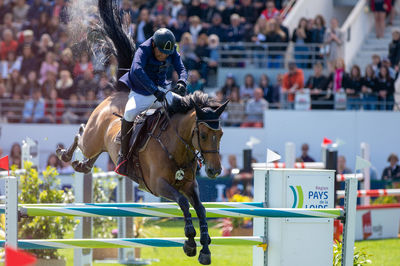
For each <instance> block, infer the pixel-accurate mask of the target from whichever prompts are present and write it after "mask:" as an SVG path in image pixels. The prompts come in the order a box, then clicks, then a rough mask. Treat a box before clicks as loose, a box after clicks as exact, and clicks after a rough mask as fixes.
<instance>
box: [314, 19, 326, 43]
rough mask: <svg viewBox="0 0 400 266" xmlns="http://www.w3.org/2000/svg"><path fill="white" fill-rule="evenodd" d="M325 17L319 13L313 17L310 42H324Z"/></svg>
mask: <svg viewBox="0 0 400 266" xmlns="http://www.w3.org/2000/svg"><path fill="white" fill-rule="evenodd" d="M325 31H326V27H325V19H324V17H323V16H321V15H317V16H316V17H315V19H314V28H313V30H312V33H311V42H312V43H319V44H322V43H324V36H325Z"/></svg>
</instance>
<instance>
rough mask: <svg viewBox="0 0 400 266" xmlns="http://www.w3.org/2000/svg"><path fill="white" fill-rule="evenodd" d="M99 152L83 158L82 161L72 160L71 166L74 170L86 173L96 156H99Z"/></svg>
mask: <svg viewBox="0 0 400 266" xmlns="http://www.w3.org/2000/svg"><path fill="white" fill-rule="evenodd" d="M100 154H101V153H99V154H97V155H96V156H94V157H93V158H90V159H85V160H83V161H73V162H72V163H71V165H72V168H74V170H75V171H77V172H79V173H85V174H87V173H89V172H90V171H91V170H92V168H93V165H94V163H95V162H96V160H97V158H99V156H100Z"/></svg>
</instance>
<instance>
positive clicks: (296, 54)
mask: <svg viewBox="0 0 400 266" xmlns="http://www.w3.org/2000/svg"><path fill="white" fill-rule="evenodd" d="M289 44H290V43H286V42H284V43H275V42H274V43H267V42H258V43H252V42H237V43H226V42H225V43H220V45H219V47H218V52H219V56H220V59H219V66H220V67H239V68H243V67H257V68H258V67H264V68H267V67H268V68H284V66H285V62H286V61H287V60H294V61H295V62H296V64H297V66H298V67H300V68H312V66H313V65H314V64H315V63H317V62H320V63H322V64H325V61H326V60H325V58H324V56H323V55H322V54H321V47H322V44H321V43H304V44H296V43H293V44H290V45H291V46H293V49H288V47H289Z"/></svg>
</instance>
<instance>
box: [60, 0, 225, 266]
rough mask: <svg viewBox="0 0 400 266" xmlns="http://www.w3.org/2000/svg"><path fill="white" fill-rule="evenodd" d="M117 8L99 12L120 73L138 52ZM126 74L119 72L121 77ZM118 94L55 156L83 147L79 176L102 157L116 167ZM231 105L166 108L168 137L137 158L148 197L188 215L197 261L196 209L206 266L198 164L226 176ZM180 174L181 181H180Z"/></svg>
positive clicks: (184, 103)
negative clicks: (223, 121) (223, 145)
mask: <svg viewBox="0 0 400 266" xmlns="http://www.w3.org/2000/svg"><path fill="white" fill-rule="evenodd" d="M116 2H117V1H116V0H112V1H109V0H99V6H98V9H99V12H100V17H101V19H102V21H103V27H104V32H105V33H104V34H105V35H106V36H107V37H108V38H109V39H110V40H111V41H112V44H113V47H115V50H116V51H115V54H116V55H117V59H118V64H119V69H127V68H129V67H130V64H131V62H132V58H133V52H134V48H133V46H132V42H131V40H129V38H128V36H127V35H125V33H123V31H122V29H121V26H120V25H121V24H120V21H119V19H118V15H117V14H116V10H117V4H116ZM122 74H123V71H120V72H119V73H118V76H121V75H122ZM115 88H116V91H115V92H114V93H113V94H112V95H111V96H109V97H108V98H107V99H105V100H104V101H103V102H101V103H100V104H99V105H98V106H97V108H96V109H95V110H94V111H93V112H92V114H91V115H90V117H89V119H88V122H87V124H86V126H84V125H82V126H81V127H80V130H79V133H78V134H77V135H76V136H75V138H74V141H73V144H72V145H71V146H70V147H69V148H68V149H61V148H58V149H57V151H56V153H57V155H58V157H59V158H60V159H61V160H63V161H64V162H69V161H71V159H72V155H73V152H74V150H75V149H76V148H77V147H79V148H80V149H81V151H82V153H83V155H84V156H85V158H86V159H84V160H83V161H74V162H72V167H73V168H74V169H75V171H77V172H89V171H90V170H91V168H92V167H93V165H94V163H95V161H96V159H97V158H98V157H99V155H100V154H101V153H102V152H107V153H108V154H109V155H110V157H111V159H112V160H113V162H114V164H116V163H117V160H118V152H119V150H120V144H119V143H118V142H116V141H115V140H116V137H117V135H118V132H119V131H120V120H119V118H118V117H117V116H115V115H114V114H123V113H124V108H125V105H126V102H127V100H128V92H127V91H124V90H123V88H121V87H120V86H118V85H116V86H115ZM227 103H228V102H225V103H224V104H219V103H217V102H215V101H213V100H212V99H211V98H209V97H208V95H207V94H204V93H202V92H196V93H194V94H192V95H186V96H184V97H182V98H181V100H179V101H174V103H173V104H172V105H171V106H168V107H166V108H165V109H166V110H165V113H166V114H165V115H167V116H168V117H169V124H168V127H167V128H166V129H165V130H164V131H162V130H161V129H160V128H156V129H155V131H154V133H153V137H151V138H150V139H149V141H148V144H147V146H146V147H145V149H144V150H141V151H140V152H139V153H138V157H139V161H140V166H141V169H142V176H143V179H144V183H145V184H146V185H147V188H148V189H149V191H150V192H151V193H152V194H154V195H156V196H159V197H164V198H166V199H168V200H171V201H175V202H177V203H178V205H179V207H180V208H181V210H182V212H183V215H184V221H185V228H184V232H185V236H186V237H187V238H188V239H187V240H186V241H185V243H184V246H183V250H184V252H185V253H186V255H188V256H195V255H196V242H195V240H194V237H195V235H196V230H195V228H194V226H193V223H192V217H191V214H190V212H189V208H190V204H191V205H192V206H193V208H194V209H195V211H196V214H197V217H198V219H199V224H200V243H201V245H202V249H201V251H200V254H199V257H198V260H199V262H200V263H201V264H204V265H207V264H210V263H211V253H210V249H209V244H210V243H211V238H210V236H209V234H208V225H207V221H206V211H205V208H204V206H203V204H202V203H201V201H200V195H199V187H198V183H197V181H196V170H197V166H198V163H197V159H198V157H200V158H201V159H202V160H203V162H204V165H205V169H206V173H207V175H208V177H210V178H216V177H217V176H218V175H219V174H220V173H221V161H220V156H219V147H220V140H221V137H222V134H223V132H222V129H221V127H220V122H219V119H220V116H221V114H222V112H223V111H224V109H225V107H226V105H227ZM198 154H199V155H198ZM178 171H180V172H179V175H180V178H177V174H178ZM189 203H190V204H189Z"/></svg>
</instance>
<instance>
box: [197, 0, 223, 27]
mask: <svg viewBox="0 0 400 266" xmlns="http://www.w3.org/2000/svg"><path fill="white" fill-rule="evenodd" d="M207 4H208V5H207V8H205V9H204V11H203V14H202V16H201V20H202V22H203V23H204V26H205V27H209V26H210V23H211V21H212V19H213V17H214V15H215V14H220V12H219V10H218V7H217V0H208V1H207Z"/></svg>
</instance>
